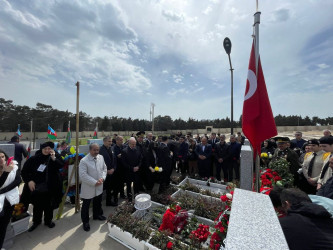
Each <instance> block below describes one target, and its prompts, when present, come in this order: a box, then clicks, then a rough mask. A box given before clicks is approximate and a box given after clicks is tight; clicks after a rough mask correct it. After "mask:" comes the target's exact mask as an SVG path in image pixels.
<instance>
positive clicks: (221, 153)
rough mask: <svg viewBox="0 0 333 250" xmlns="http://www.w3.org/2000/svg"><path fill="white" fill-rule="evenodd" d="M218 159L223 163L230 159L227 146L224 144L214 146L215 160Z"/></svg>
mask: <svg viewBox="0 0 333 250" xmlns="http://www.w3.org/2000/svg"><path fill="white" fill-rule="evenodd" d="M220 158H222V159H223V162H225V161H227V160H229V158H230V152H229V145H228V144H227V143H226V142H224V143H223V144H221V142H219V143H217V144H216V150H215V159H216V160H218V159H220Z"/></svg>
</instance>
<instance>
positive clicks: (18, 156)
mask: <svg viewBox="0 0 333 250" xmlns="http://www.w3.org/2000/svg"><path fill="white" fill-rule="evenodd" d="M19 142H20V139H19V137H18V136H16V135H15V136H13V137H12V138H11V139H10V142H9V143H11V144H14V145H15V153H14V160H15V161H17V163H18V164H17V166H18V168H19V170H21V162H22V154H23V156H24V158H25V157H27V156H28V152H27V150H26V149H25V147H24V146H23V145H22V144H21V143H19Z"/></svg>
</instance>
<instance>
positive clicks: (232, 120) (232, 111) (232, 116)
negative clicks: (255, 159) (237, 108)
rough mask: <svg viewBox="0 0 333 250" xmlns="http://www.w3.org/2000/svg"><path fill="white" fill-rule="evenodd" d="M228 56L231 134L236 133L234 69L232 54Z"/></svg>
mask: <svg viewBox="0 0 333 250" xmlns="http://www.w3.org/2000/svg"><path fill="white" fill-rule="evenodd" d="M228 58H229V64H230V72H231V125H230V128H231V131H230V133H231V135H233V134H234V124H233V123H234V69H233V68H232V64H231V58H230V54H228Z"/></svg>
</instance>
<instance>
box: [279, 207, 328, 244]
mask: <svg viewBox="0 0 333 250" xmlns="http://www.w3.org/2000/svg"><path fill="white" fill-rule="evenodd" d="M280 223H281V227H282V230H283V233H284V235H285V237H286V240H287V243H288V245H289V248H290V250H293V249H302V250H305V249H333V219H332V218H331V214H330V213H329V212H327V210H326V209H325V208H324V207H322V206H320V205H317V204H314V203H310V202H306V203H301V204H299V205H298V206H292V207H291V209H289V210H288V213H287V216H286V217H283V218H281V219H280Z"/></svg>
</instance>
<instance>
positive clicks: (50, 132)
mask: <svg viewBox="0 0 333 250" xmlns="http://www.w3.org/2000/svg"><path fill="white" fill-rule="evenodd" d="M47 137H48V138H49V139H51V140H55V139H57V132H55V131H54V130H53V128H51V127H50V125H48V128H47Z"/></svg>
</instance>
